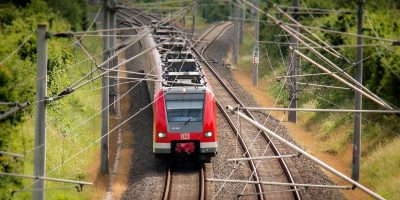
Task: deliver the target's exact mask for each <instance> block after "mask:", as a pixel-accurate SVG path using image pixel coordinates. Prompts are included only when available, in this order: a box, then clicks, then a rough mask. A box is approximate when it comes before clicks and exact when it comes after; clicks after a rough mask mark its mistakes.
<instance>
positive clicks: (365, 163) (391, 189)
mask: <svg viewBox="0 0 400 200" xmlns="http://www.w3.org/2000/svg"><path fill="white" fill-rule="evenodd" d="M252 48H253V36H252V35H251V31H248V33H246V34H244V41H243V44H242V45H241V46H240V51H239V60H238V66H236V67H238V68H239V70H241V71H243V72H246V73H251V69H252V68H251V67H252V64H251V55H252ZM275 48H276V47H275ZM269 51H270V55H271V54H272V52H274V51H277V49H274V46H271V50H269ZM263 54H265V53H264V52H261V59H260V78H262V79H263V80H265V81H266V82H267V88H266V89H265V90H266V93H267V94H266V95H268V96H272V97H274V98H277V97H278V95H279V94H280V91H281V88H282V84H283V83H282V82H277V81H276V79H275V76H274V74H273V73H272V70H271V69H270V67H269V62H267V60H266V57H265V56H264V57H263V56H262V55H263ZM277 56H279V57H277ZM270 59H271V63H272V64H273V68H274V71H275V73H276V74H277V75H278V76H279V75H282V74H285V69H284V67H283V64H282V59H281V58H280V55H279V54H278V55H276V56H275V57H273V56H270ZM284 60H285V61H286V60H287V58H284ZM329 92H330V91H329V90H327V91H326V92H325V93H317V94H318V95H319V96H322V97H324V98H328V99H332V101H335V103H337V104H338V105H339V106H341V107H345V108H352V107H353V100H352V99H351V98H348V99H347V98H341V99H339V102H338V101H337V99H335V98H337V97H335V96H332V97H330V96H327V95H329V94H331V95H332V93H329ZM311 93H312V92H311ZM299 97H300V100H299V102H298V107H304V108H314V107H318V106H320V104H318V99H317V98H316V97H315V96H314V95H312V94H310V93H307V92H301V93H300V96H299ZM341 97H343V95H342V96H341ZM344 97H346V96H345V95H344ZM287 99H288V94H287V90H286V89H284V90H283V95H282V94H281V96H280V98H279V99H278V103H279V104H280V106H282V107H285V106H287V104H288V100H287ZM327 105H328V106H329V108H335V106H334V105H330V104H329V103H327ZM323 106H325V105H323ZM363 116H364V117H366V118H368V121H367V120H363V135H362V137H363V139H362V170H361V177H362V180H361V182H362V183H365V184H367V185H368V186H369V187H372V188H373V189H374V190H376V191H377V192H378V193H380V194H382V195H383V196H384V197H386V198H388V199H400V189H399V188H400V173H399V171H400V154H399V153H398V152H399V151H398V150H397V149H398V146H400V137H399V136H398V133H397V131H395V130H400V128H399V126H400V124H399V122H398V117H396V116H394V115H374V116H371V115H363ZM370 121H374V123H372V122H370ZM298 124H299V125H300V126H302V127H303V128H304V129H305V130H307V131H308V132H309V133H310V136H311V135H313V136H315V137H317V138H318V140H319V142H320V144H321V146H322V150H323V151H325V152H327V153H331V154H333V155H336V154H340V153H342V152H343V151H344V150H345V149H346V147H348V146H349V145H351V143H352V138H353V131H352V130H353V115H351V114H343V113H312V112H300V113H299V114H298Z"/></svg>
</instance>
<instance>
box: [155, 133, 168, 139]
mask: <svg viewBox="0 0 400 200" xmlns="http://www.w3.org/2000/svg"><path fill="white" fill-rule="evenodd" d="M157 135H158V137H159V138H165V137H166V136H167V134H165V133H161V132H160V133H158V134H157Z"/></svg>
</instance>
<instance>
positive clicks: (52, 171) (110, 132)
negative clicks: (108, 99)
mask: <svg viewBox="0 0 400 200" xmlns="http://www.w3.org/2000/svg"><path fill="white" fill-rule="evenodd" d="M182 10H185V9H184V8H183V9H181V10H180V11H182ZM180 11H178V12H180ZM171 19H173V17H169V18H167V20H171ZM164 20H165V19H164ZM161 22H162V21H160V22H159V23H161ZM156 46H157V45H156ZM182 66H183V64H182ZM182 66H181V67H182ZM137 85H138V83H137V84H136V85H135V86H137ZM135 86H134V87H135ZM134 87H133V88H134ZM133 88H131V89H130V90H132V89H133ZM130 90H129V91H130ZM129 91H128V92H126V93H125V94H128V93H129ZM64 96H66V94H65V95H64ZM122 97H123V96H120V97H119V99H121V98H122ZM119 99H117V100H115V101H114V102H113V103H112V104H114V103H115V102H116V101H118V100H119ZM112 104H109V105H108V106H107V108H108V107H110V106H111V105H112ZM150 105H151V104H150ZM105 109H106V108H105ZM101 112H102V111H101ZM101 112H100V113H101ZM96 115H97V114H96ZM132 117H133V116H132ZM128 120H129V119H128ZM128 120H126V121H128ZM126 121H124V122H123V123H125V122H126ZM121 125H122V124H120V125H119V126H121ZM119 126H117V127H115V128H118V127H119ZM111 132H112V131H109V132H108V133H107V134H105V135H103V136H102V137H101V138H99V139H98V140H97V142H98V141H99V140H101V139H102V138H103V137H105V136H107V135H108V134H110V133H111ZM93 144H94V143H92V144H91V145H90V146H92V145H93ZM36 148H38V147H36ZM67 161H68V160H67ZM67 161H65V162H67ZM63 164H64V163H62V165H63ZM57 168H58V167H56V168H54V169H53V170H51V171H49V172H48V173H47V174H50V173H52V172H53V171H55V170H56V169H57ZM31 185H32V184H31ZM25 189H26V187H24V189H23V190H25Z"/></svg>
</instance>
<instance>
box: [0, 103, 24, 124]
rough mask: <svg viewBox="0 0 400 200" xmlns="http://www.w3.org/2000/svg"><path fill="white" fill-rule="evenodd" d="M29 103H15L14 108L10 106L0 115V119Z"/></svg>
mask: <svg viewBox="0 0 400 200" xmlns="http://www.w3.org/2000/svg"><path fill="white" fill-rule="evenodd" d="M29 105H30V102H29V101H26V102H24V103H23V104H19V103H15V108H12V109H10V110H8V111H6V112H4V113H3V114H1V115H0V121H1V120H3V119H5V118H7V117H8V116H10V115H12V114H14V113H16V112H18V111H19V110H21V109H23V108H25V107H26V106H29Z"/></svg>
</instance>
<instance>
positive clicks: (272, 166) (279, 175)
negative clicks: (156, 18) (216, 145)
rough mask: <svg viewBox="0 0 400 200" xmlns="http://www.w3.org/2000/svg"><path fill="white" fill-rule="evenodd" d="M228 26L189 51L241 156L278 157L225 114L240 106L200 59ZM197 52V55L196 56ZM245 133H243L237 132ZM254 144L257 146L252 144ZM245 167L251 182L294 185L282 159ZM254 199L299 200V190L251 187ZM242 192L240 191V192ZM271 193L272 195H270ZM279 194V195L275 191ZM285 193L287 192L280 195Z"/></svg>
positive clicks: (250, 129)
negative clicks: (223, 117) (241, 153)
mask: <svg viewBox="0 0 400 200" xmlns="http://www.w3.org/2000/svg"><path fill="white" fill-rule="evenodd" d="M231 25H232V24H231V23H223V24H219V25H216V26H214V27H213V28H212V29H211V30H210V31H208V32H206V33H205V34H203V36H202V37H201V38H200V39H199V40H206V41H208V42H207V43H198V44H197V45H196V46H194V48H193V51H194V52H195V53H196V54H197V56H198V58H199V59H200V61H201V63H202V64H203V65H204V66H205V67H204V68H203V69H204V71H205V73H206V75H207V78H208V81H209V82H210V83H211V85H212V87H213V90H214V94H215V95H216V98H217V105H218V107H219V109H220V111H221V112H222V113H223V115H224V116H225V118H226V120H227V122H228V123H229V124H230V126H231V128H232V130H233V131H234V132H235V134H236V135H237V138H238V140H239V143H240V146H241V148H242V150H243V151H244V152H245V154H244V156H245V157H248V158H251V157H254V156H280V155H281V154H280V152H279V150H278V148H277V146H276V145H275V143H274V142H275V141H273V140H271V138H269V137H268V135H267V134H265V133H264V132H259V130H258V129H256V128H255V127H254V126H252V125H251V124H249V123H246V122H243V121H242V122H241V123H240V124H239V123H238V120H237V118H234V116H232V114H230V113H227V112H226V111H225V107H226V106H227V105H240V106H244V104H243V103H242V102H241V101H240V100H239V99H238V98H237V97H236V95H235V94H234V93H233V92H232V91H231V90H230V88H229V87H228V86H227V84H226V83H225V81H224V80H223V78H221V77H220V76H219V75H218V74H217V73H216V71H215V70H213V68H212V66H211V65H210V64H209V63H208V62H207V61H206V59H205V58H204V57H203V55H204V53H206V52H207V49H208V48H209V46H210V44H212V42H214V41H215V40H216V39H217V38H218V37H219V36H220V35H221V34H222V33H223V32H224V31H226V30H227V29H228V28H229V27H230V26H231ZM199 51H201V53H199ZM246 114H247V115H248V116H249V117H251V118H252V119H256V118H255V117H254V116H253V115H252V114H251V113H250V112H246ZM238 127H240V130H245V131H240V130H239V128H238ZM257 133H260V134H261V137H262V139H261V138H260V139H258V140H253V139H254V138H255V136H256V135H257ZM255 143H257V144H256V145H255ZM248 165H249V167H250V169H251V170H252V172H253V175H252V179H253V180H254V181H260V179H262V180H263V181H275V182H287V183H294V180H293V176H292V174H291V172H290V170H289V168H288V166H287V164H286V162H285V160H284V159H282V158H280V159H271V160H262V161H248ZM255 187H256V188H255V189H256V193H257V194H254V195H257V198H258V199H301V195H300V193H299V190H298V189H297V188H296V187H282V186H269V185H261V184H256V185H255ZM243 191H244V190H243ZM272 191H273V192H272ZM279 191H282V192H279ZM283 191H288V192H283Z"/></svg>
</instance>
